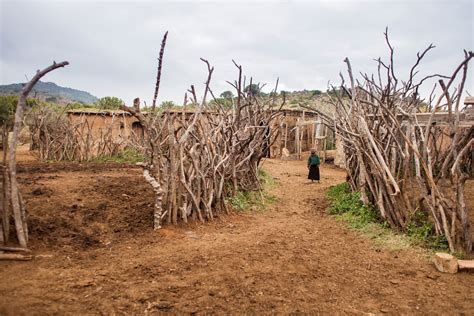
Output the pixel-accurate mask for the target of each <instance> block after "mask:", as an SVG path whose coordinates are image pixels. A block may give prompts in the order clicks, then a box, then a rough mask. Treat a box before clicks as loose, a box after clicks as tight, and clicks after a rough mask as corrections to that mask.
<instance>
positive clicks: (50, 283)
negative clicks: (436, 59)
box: [0, 160, 474, 315]
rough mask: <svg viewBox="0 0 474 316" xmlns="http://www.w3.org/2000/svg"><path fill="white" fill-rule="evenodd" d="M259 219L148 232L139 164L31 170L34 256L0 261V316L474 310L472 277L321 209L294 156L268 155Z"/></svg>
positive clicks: (26, 188) (26, 179) (321, 191)
mask: <svg viewBox="0 0 474 316" xmlns="http://www.w3.org/2000/svg"><path fill="white" fill-rule="evenodd" d="M264 169H265V170H267V171H268V172H269V173H270V174H271V175H272V176H273V177H274V178H275V179H276V180H277V181H278V182H279V185H278V186H276V187H275V188H274V190H273V191H274V192H273V194H274V195H275V196H276V197H277V198H278V200H277V202H275V203H274V204H273V205H271V206H269V207H268V209H267V210H265V211H256V212H245V213H236V214H234V215H231V216H225V217H221V218H219V219H217V220H215V221H214V222H212V223H207V224H189V225H181V226H179V227H169V226H167V227H164V228H163V229H162V230H160V231H153V230H152V229H151V224H152V204H151V203H152V201H153V199H152V192H151V190H150V189H149V188H148V186H147V184H145V183H144V181H143V180H142V177H141V173H140V170H139V169H137V168H135V167H133V166H122V165H114V164H100V165H92V164H82V165H81V164H50V165H43V164H38V163H34V162H30V163H27V164H23V165H22V166H21V168H20V172H19V176H20V183H21V188H22V191H23V194H24V197H25V200H26V202H27V208H28V210H29V219H30V220H29V223H30V231H31V232H30V238H31V241H30V244H31V248H32V249H33V250H34V252H35V253H36V254H41V255H44V256H43V257H42V258H37V259H35V260H34V261H30V262H0V314H1V315H17V314H116V313H119V314H122V313H127V314H129V313H130V314H142V313H164V312H169V313H174V314H175V313H199V314H208V313H211V314H240V313H249V314H262V313H265V314H269V313H278V314H289V313H294V314H299V313H324V314H333V313H338V314H366V313H374V314H381V313H389V314H465V315H468V314H471V315H472V314H473V313H474V295H473V292H472V286H473V284H474V274H472V273H458V274H456V275H448V274H441V273H439V272H437V271H436V269H435V268H434V266H433V265H432V264H430V263H429V261H428V259H427V257H426V254H424V253H423V252H420V251H416V250H403V251H396V252H395V251H389V250H385V249H380V248H378V247H377V246H376V245H375V244H374V243H373V242H372V241H370V240H368V239H367V238H365V237H363V236H360V235H359V234H358V233H355V232H353V231H350V230H348V229H347V228H345V226H344V224H343V223H340V222H337V221H336V220H335V219H334V218H333V217H331V216H329V215H326V213H325V212H326V208H327V201H326V198H325V192H326V190H327V189H328V187H330V186H331V185H334V184H337V183H340V182H342V181H344V177H345V174H344V172H343V171H341V170H339V169H336V168H333V167H330V166H324V167H323V168H322V183H321V184H311V183H308V181H307V180H306V179H305V176H306V168H305V165H304V163H303V162H300V161H286V162H285V161H277V160H267V161H265V163H264Z"/></svg>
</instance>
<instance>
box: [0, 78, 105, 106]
mask: <svg viewBox="0 0 474 316" xmlns="http://www.w3.org/2000/svg"><path fill="white" fill-rule="evenodd" d="M22 88H23V84H21V83H13V84H9V85H0V95H12V94H13V95H18V94H19V93H20V91H21V89H22ZM35 94H36V95H35ZM30 96H31V97H36V98H38V99H40V100H43V101H47V102H52V103H58V104H67V103H72V102H80V103H84V104H92V103H94V102H96V101H97V100H98V99H97V97H95V96H93V95H92V94H90V93H89V92H86V91H81V90H76V89H72V88H66V87H61V86H58V85H57V84H55V83H53V82H43V81H39V82H38V83H37V84H36V85H35V87H34V88H33V91H31V93H30Z"/></svg>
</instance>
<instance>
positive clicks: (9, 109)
mask: <svg viewBox="0 0 474 316" xmlns="http://www.w3.org/2000/svg"><path fill="white" fill-rule="evenodd" d="M17 103H18V97H17V96H16V95H2V96H0V126H2V125H9V124H11V121H12V120H13V116H14V115H15V109H16V104H17Z"/></svg>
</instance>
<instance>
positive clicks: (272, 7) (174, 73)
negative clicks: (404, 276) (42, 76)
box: [0, 0, 474, 103]
mask: <svg viewBox="0 0 474 316" xmlns="http://www.w3.org/2000/svg"><path fill="white" fill-rule="evenodd" d="M0 1H1V7H0V8H1V10H0V14H1V25H0V27H1V38H0V45H1V51H0V54H1V55H0V66H1V77H0V83H1V84H7V83H12V82H22V81H24V75H25V74H26V75H28V76H31V75H32V74H34V72H35V70H36V69H38V68H41V67H44V66H46V65H48V64H49V63H50V62H51V61H52V60H56V61H60V60H68V61H69V62H70V63H71V65H70V66H68V67H67V68H65V69H61V70H58V71H56V72H54V73H52V74H50V75H49V76H48V77H47V78H46V80H48V81H54V82H56V83H58V84H60V85H64V86H70V87H74V88H77V89H82V90H87V91H89V92H91V93H93V94H95V95H97V96H99V97H101V96H106V95H114V96H118V97H120V98H122V99H123V100H125V101H126V102H128V103H130V102H131V100H132V99H133V98H134V97H136V96H140V97H141V98H142V99H144V100H146V101H147V102H148V103H149V102H150V101H151V97H152V93H153V89H154V81H155V76H156V63H157V61H156V58H157V55H158V50H159V45H160V41H161V37H162V35H163V33H164V32H165V31H166V30H169V37H168V43H167V47H166V51H165V63H164V69H163V77H162V85H161V89H160V101H163V100H174V101H176V102H181V101H182V99H183V94H184V92H185V91H186V89H187V88H188V87H189V85H190V84H195V85H196V87H198V88H200V90H199V91H200V92H202V88H203V82H204V81H205V78H206V68H205V65H204V64H203V63H202V62H201V61H199V58H200V57H204V58H206V59H208V60H209V61H210V62H211V63H212V64H213V65H214V66H215V76H214V79H213V84H212V87H213V90H214V91H215V92H216V93H220V92H222V91H223V90H226V89H229V86H228V84H226V83H225V81H226V80H230V81H232V80H234V79H235V78H236V74H237V72H236V69H235V67H234V66H233V64H232V59H235V60H236V61H237V62H238V63H240V64H242V65H243V66H244V70H245V72H246V73H247V75H249V76H253V77H254V78H255V80H258V81H261V82H267V83H268V84H269V87H270V86H273V84H274V82H275V79H276V77H280V83H281V86H280V87H281V89H284V90H302V89H320V90H325V89H326V85H327V82H328V81H329V80H330V81H332V82H335V83H337V82H338V80H339V78H338V74H339V72H340V71H344V69H345V67H344V64H343V62H342V60H343V59H344V57H346V56H347V57H349V58H350V59H351V62H352V64H353V67H354V69H355V70H358V71H362V72H368V73H372V72H374V71H375V70H376V68H375V63H374V62H373V58H377V57H379V56H381V57H383V58H385V59H387V58H388V51H387V47H386V45H385V43H384V38H383V34H382V33H383V31H384V29H385V26H389V33H390V36H391V40H392V43H393V44H394V46H395V49H396V67H397V70H398V71H399V72H400V74H401V77H402V78H403V76H404V75H405V74H407V73H408V70H409V68H410V66H411V64H412V63H413V62H414V61H415V56H416V52H417V51H420V50H423V49H424V48H425V47H426V46H427V45H428V44H430V43H434V44H435V45H436V46H437V48H436V49H435V50H434V51H433V52H432V53H431V54H430V55H428V56H427V58H426V60H425V62H424V63H423V64H422V68H421V69H422V72H421V73H420V76H421V75H423V74H429V73H434V72H438V73H445V74H446V73H450V72H451V71H452V70H453V69H454V67H455V66H456V65H457V64H458V63H459V62H460V61H461V59H462V57H463V53H462V49H468V50H472V49H473V25H472V23H473V22H472V21H473V18H474V17H473V4H472V2H471V1H329V0H326V1H320V2H304V1H285V2H271V1H261V2H256V3H254V2H230V3H228V2H201V1H191V2H182V1H180V2H174V3H172V2H135V1H133V2H132V1H130V2H123V1H122V2H113V1H102V2H92V1H82V2H78V1H61V2H60V1H28V2H27V1H5V0H0ZM471 69H472V68H471ZM470 74H471V75H472V70H471V72H470ZM466 88H467V90H469V91H470V92H471V93H473V80H472V76H471V79H470V80H469V82H468V85H467V87H466ZM429 90H430V87H426V89H425V90H424V92H425V93H428V91H429Z"/></svg>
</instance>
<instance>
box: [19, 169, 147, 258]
mask: <svg viewBox="0 0 474 316" xmlns="http://www.w3.org/2000/svg"><path fill="white" fill-rule="evenodd" d="M67 169H68V167H67V164H46V165H45V164H34V165H29V166H28V167H27V168H25V166H22V168H21V169H20V170H21V172H20V175H19V181H20V186H21V188H22V191H23V193H24V198H25V200H26V207H27V211H28V223H29V230H30V239H31V241H32V246H33V247H36V248H56V247H58V246H61V247H64V246H65V247H72V248H78V249H85V248H91V247H101V246H106V245H108V244H110V243H111V242H113V241H115V240H117V239H120V238H123V237H129V235H130V234H136V233H139V232H143V231H149V230H151V228H152V227H151V224H152V223H153V206H152V204H151V203H152V202H153V200H154V197H153V192H152V191H151V190H150V188H149V186H148V185H147V183H146V182H145V181H144V180H143V177H142V176H141V172H140V170H139V169H136V168H129V167H128V166H126V165H125V166H124V165H117V164H113V165H110V164H104V165H100V164H92V165H89V166H87V165H84V166H81V165H76V166H75V168H70V169H73V170H72V171H66V170H67ZM26 170H28V172H27V173H26ZM98 173H100V175H98Z"/></svg>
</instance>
